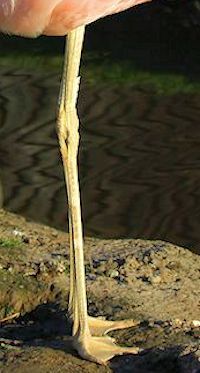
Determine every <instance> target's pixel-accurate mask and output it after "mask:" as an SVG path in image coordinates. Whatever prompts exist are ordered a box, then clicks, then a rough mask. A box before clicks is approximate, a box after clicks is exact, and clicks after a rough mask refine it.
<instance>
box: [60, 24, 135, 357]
mask: <svg viewBox="0 0 200 373" xmlns="http://www.w3.org/2000/svg"><path fill="white" fill-rule="evenodd" d="M83 39H84V27H79V28H77V29H75V30H73V31H71V32H70V33H69V35H68V42H67V50H66V53H65V62H64V69H63V77H62V83H61V92H60V98H59V110H58V139H59V144H60V149H61V154H62V160H63V167H64V174H65V180H66V187H67V195H68V210H69V233H70V297H69V315H70V318H71V320H72V322H73V332H72V334H73V338H72V340H73V345H74V348H75V349H76V350H77V351H78V353H79V354H80V356H82V357H83V358H85V359H87V360H90V361H94V362H96V363H99V364H105V363H106V362H107V361H108V360H109V359H111V358H112V357H113V356H115V355H121V354H123V353H134V354H135V353H137V352H138V348H123V347H119V346H117V345H116V344H115V343H114V340H113V339H112V338H110V337H108V336H102V335H103V334H106V333H107V332H108V331H110V330H113V329H122V328H127V327H130V326H135V325H136V324H137V323H136V322H134V321H132V320H130V321H106V320H101V319H96V318H92V317H90V316H88V314H87V299H86V286H85V270H84V255H83V235H82V222H81V207H80V193H79V181H78V168H77V154H78V146H79V120H78V116H77V112H76V101H77V95H78V89H79V80H80V78H79V77H78V73H79V65H80V58H81V50H82V44H83ZM94 335H98V336H94Z"/></svg>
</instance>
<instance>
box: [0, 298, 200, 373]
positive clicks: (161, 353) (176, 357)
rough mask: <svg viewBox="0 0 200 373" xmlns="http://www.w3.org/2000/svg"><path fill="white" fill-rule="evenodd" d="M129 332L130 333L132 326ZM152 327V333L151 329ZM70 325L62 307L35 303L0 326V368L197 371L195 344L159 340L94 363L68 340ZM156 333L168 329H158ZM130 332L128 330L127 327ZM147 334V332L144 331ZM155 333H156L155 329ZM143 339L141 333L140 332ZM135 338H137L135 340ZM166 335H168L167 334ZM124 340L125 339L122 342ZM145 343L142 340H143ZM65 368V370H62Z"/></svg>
mask: <svg viewBox="0 0 200 373" xmlns="http://www.w3.org/2000/svg"><path fill="white" fill-rule="evenodd" d="M141 328H143V331H146V333H147V330H148V329H149V327H148V325H147V324H145V323H142V324H141V326H139V327H138V331H137V330H136V332H135V341H136V344H137V345H140V344H142V343H141ZM132 329H133V333H132V334H134V330H135V328H132ZM151 329H152V334H154V332H155V331H154V330H153V328H151ZM70 330H71V326H70V323H69V321H68V319H67V316H66V311H65V310H63V309H60V307H59V306H58V305H56V304H53V303H52V304H45V305H40V306H38V307H37V308H36V309H35V310H34V311H32V312H31V313H29V314H26V315H25V316H24V317H20V318H19V319H18V320H17V321H16V322H11V323H8V324H6V325H4V326H2V328H1V330H0V342H1V346H2V350H1V353H0V368H1V369H2V370H1V372H6V373H8V372H11V371H13V370H14V371H15V372H21V371H23V372H26V371H27V372H28V371H29V372H32V370H31V369H32V367H33V368H34V370H33V371H37V372H38V373H40V372H55V371H56V372H57V371H58V372H64V371H69V372H72V371H73V372H86V371H87V372H88V373H89V372H113V373H125V372H127V373H128V372H134V373H151V372H152V373H157V372H159V373H170V372H173V373H199V372H200V362H199V359H198V357H199V356H200V354H199V352H200V351H199V350H198V347H197V345H196V344H192V343H191V344H190V345H189V344H188V345H187V346H186V345H181V344H177V343H176V342H177V341H176V339H177V338H176V335H174V343H173V345H167V343H166V344H163V345H161V346H159V347H158V346H156V341H154V346H152V347H151V348H144V351H143V352H142V353H140V354H139V355H137V356H132V355H126V356H121V357H115V358H114V359H112V361H111V362H110V363H109V365H108V366H97V365H96V364H93V363H89V362H86V361H83V360H82V359H80V358H79V357H78V356H77V354H76V352H75V351H74V350H73V348H72V346H71V344H70V342H69V338H68V336H69V334H70ZM160 333H168V334H170V333H169V331H167V330H165V331H164V330H160ZM130 334H131V331H130ZM144 334H145V332H144ZM147 334H148V333H147ZM155 334H156V333H155ZM143 337H144V340H145V335H143ZM137 339H138V340H137ZM169 339H170V338H169ZM123 342H124V343H125V344H127V341H122V343H123ZM143 344H144V345H145V343H143ZM66 369H67V370H66Z"/></svg>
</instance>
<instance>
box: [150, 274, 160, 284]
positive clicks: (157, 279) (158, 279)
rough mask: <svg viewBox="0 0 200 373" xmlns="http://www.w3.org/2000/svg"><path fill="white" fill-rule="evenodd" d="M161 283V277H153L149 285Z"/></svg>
mask: <svg viewBox="0 0 200 373" xmlns="http://www.w3.org/2000/svg"><path fill="white" fill-rule="evenodd" d="M161 281H162V278H161V276H155V277H152V278H151V283H152V284H160V282H161Z"/></svg>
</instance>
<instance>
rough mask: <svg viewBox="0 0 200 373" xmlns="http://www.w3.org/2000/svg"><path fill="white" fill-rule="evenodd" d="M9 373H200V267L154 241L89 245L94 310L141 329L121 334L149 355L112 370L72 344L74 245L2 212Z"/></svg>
mask: <svg viewBox="0 0 200 373" xmlns="http://www.w3.org/2000/svg"><path fill="white" fill-rule="evenodd" d="M0 221H1V227H0V323H1V329H0V345H1V351H0V372H2V373H9V372H13V371H15V372H17V373H20V372H29V373H31V372H36V371H37V372H38V373H40V372H41V373H48V372H116V373H118V372H134V373H135V372H138V373H147V372H148V373H151V372H152V373H154V372H155V373H156V372H161V373H164V372H166V373H167V372H175V373H176V372H177V373H179V372H180V373H182V372H183V373H186V372H187V373H199V372H200V343H199V336H200V334H199V331H200V321H199V320H200V303H199V299H200V298H199V295H200V257H199V256H198V255H196V254H194V253H192V252H190V251H189V250H187V249H184V248H181V247H178V246H175V245H172V244H169V243H166V242H162V241H147V240H140V239H137V240H124V239H123V240H99V239H93V238H86V239H85V252H86V258H85V259H86V260H85V262H86V277H87V289H88V309H89V313H90V314H91V315H93V316H101V317H106V318H108V319H121V318H126V319H127V318H131V319H136V320H138V321H140V324H139V325H138V326H136V327H134V328H130V329H127V330H123V331H118V332H112V333H110V334H111V335H113V336H115V338H116V339H117V342H118V343H119V344H121V345H126V346H133V345H137V346H139V347H141V348H143V349H144V350H143V352H141V353H140V354H139V355H137V356H131V355H126V356H122V357H116V358H114V359H113V360H112V361H111V362H110V363H109V364H108V365H107V366H98V365H96V364H93V363H90V362H87V361H83V360H82V359H81V358H79V357H78V356H77V354H76V352H75V351H73V349H72V347H71V345H70V343H69V341H68V335H69V333H70V325H69V323H68V320H67V312H66V310H67V298H68V291H69V250H68V236H67V234H65V233H63V232H59V231H57V230H55V229H52V228H49V227H46V226H43V225H39V224H35V223H33V222H28V221H26V220H25V219H24V218H22V217H20V216H18V215H14V214H10V213H8V212H5V211H4V210H1V211H0Z"/></svg>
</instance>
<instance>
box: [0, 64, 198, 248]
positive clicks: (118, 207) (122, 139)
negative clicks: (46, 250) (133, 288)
mask: <svg viewBox="0 0 200 373" xmlns="http://www.w3.org/2000/svg"><path fill="white" fill-rule="evenodd" d="M58 90H59V76H58V75H57V74H55V73H51V74H50V73H49V74H46V75H45V74H44V73H41V74H39V73H25V72H24V71H23V72H21V71H19V70H17V71H11V70H10V71H6V70H5V71H3V70H2V69H1V81H0V162H1V181H2V185H3V196H4V207H5V208H7V209H9V210H11V211H14V212H18V213H20V214H23V215H25V216H27V217H31V218H32V219H34V220H36V221H40V222H45V223H48V224H50V225H52V226H55V227H58V228H61V229H66V224H67V223H66V199H65V187H64V182H63V174H62V167H61V162H60V155H59V152H58V146H57V139H56V134H55V129H54V123H55V108H56V102H57V96H58ZM79 113H80V116H81V136H82V140H81V154H80V165H81V169H80V178H81V188H82V205H83V216H84V229H85V234H87V235H98V236H101V237H102V236H104V237H145V238H151V239H164V240H168V241H171V242H175V243H177V244H181V245H183V246H186V247H194V248H195V250H196V251H198V249H199V245H198V243H199V218H200V203H199V201H200V188H199V185H200V168H199V164H200V152H199V149H200V127H199V114H200V103H199V100H198V97H197V96H195V95H192V96H191V95H190V96H187V95H179V96H178V95H177V96H176V97H158V96H156V95H155V94H153V93H151V92H148V91H147V90H146V91H145V90H140V89H135V88H134V89H133V88H130V87H129V88H121V87H120V88H109V87H101V88H96V87H93V88H91V87H86V86H84V85H82V88H81V94H80V100H79Z"/></svg>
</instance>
